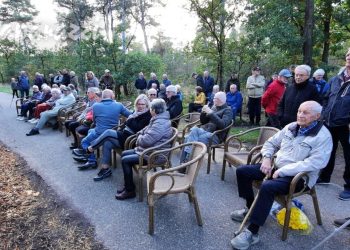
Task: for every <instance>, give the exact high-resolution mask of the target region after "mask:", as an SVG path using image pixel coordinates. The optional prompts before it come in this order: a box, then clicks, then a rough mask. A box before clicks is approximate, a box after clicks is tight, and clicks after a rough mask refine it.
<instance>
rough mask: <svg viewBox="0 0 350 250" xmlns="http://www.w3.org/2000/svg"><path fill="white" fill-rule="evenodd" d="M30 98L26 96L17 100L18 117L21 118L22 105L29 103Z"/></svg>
mask: <svg viewBox="0 0 350 250" xmlns="http://www.w3.org/2000/svg"><path fill="white" fill-rule="evenodd" d="M30 98H32V96H26V97H23V98H17V99H16V112H17V116H19V115H20V114H21V108H22V104H23V103H24V102H26V101H28V100H29V99H30Z"/></svg>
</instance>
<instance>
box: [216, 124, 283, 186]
mask: <svg viewBox="0 0 350 250" xmlns="http://www.w3.org/2000/svg"><path fill="white" fill-rule="evenodd" d="M257 131H258V132H259V136H258V139H257V140H256V142H255V143H253V144H251V145H250V146H251V147H249V145H248V143H247V142H246V141H245V140H247V139H245V138H249V135H251V134H254V133H255V132H257ZM278 131H279V129H277V128H273V127H258V128H252V129H248V130H247V131H244V132H242V133H239V134H236V135H231V136H230V137H228V138H227V139H226V142H225V144H224V160H223V163H222V171H221V180H224V179H225V170H226V169H225V168H226V161H227V162H228V163H229V164H230V165H233V166H239V165H244V164H249V163H250V161H251V159H252V157H253V156H254V155H255V154H257V153H259V152H260V149H261V147H262V145H263V144H264V143H265V141H267V140H268V139H269V138H270V137H271V136H273V135H274V134H276V133H277V132H278ZM233 149H235V150H234V151H232V150H233Z"/></svg>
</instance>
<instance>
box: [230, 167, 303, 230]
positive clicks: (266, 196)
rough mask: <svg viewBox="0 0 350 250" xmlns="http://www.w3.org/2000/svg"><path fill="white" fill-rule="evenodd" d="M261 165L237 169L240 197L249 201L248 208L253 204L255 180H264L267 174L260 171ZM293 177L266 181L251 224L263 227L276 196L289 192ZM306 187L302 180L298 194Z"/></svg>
mask: <svg viewBox="0 0 350 250" xmlns="http://www.w3.org/2000/svg"><path fill="white" fill-rule="evenodd" d="M260 166H261V164H257V165H243V166H241V167H239V168H237V171H236V175H237V184H238V194H239V197H242V198H244V199H245V200H246V201H247V206H248V207H250V205H251V204H252V203H253V200H254V192H253V185H252V183H253V180H263V179H264V178H265V174H264V173H262V172H261V171H260ZM292 179H293V177H291V176H287V177H279V178H276V179H269V180H265V181H264V182H263V183H262V184H261V187H260V191H259V197H258V199H257V201H256V204H255V207H254V208H253V211H252V214H251V216H250V223H252V224H255V225H258V226H263V225H264V223H265V221H266V218H267V216H268V215H269V213H270V210H271V207H272V204H273V201H274V198H275V195H285V194H288V192H289V186H290V183H291V181H292ZM303 187H304V181H303V180H300V181H299V182H298V183H297V186H296V192H298V191H300V190H301V189H302V188H303Z"/></svg>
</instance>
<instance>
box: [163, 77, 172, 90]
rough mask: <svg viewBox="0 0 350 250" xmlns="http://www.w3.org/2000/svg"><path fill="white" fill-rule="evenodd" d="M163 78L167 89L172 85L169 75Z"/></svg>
mask: <svg viewBox="0 0 350 250" xmlns="http://www.w3.org/2000/svg"><path fill="white" fill-rule="evenodd" d="M162 78H163V84H164V85H165V87H168V86H170V85H171V81H170V80H169V79H168V75H167V74H163V76H162Z"/></svg>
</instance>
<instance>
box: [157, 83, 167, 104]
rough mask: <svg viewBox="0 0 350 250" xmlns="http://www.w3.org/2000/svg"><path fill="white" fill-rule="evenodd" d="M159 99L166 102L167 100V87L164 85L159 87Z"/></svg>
mask: <svg viewBox="0 0 350 250" xmlns="http://www.w3.org/2000/svg"><path fill="white" fill-rule="evenodd" d="M158 98H162V99H163V100H164V101H165V100H166V87H165V85H164V83H161V84H160V85H159V91H158Z"/></svg>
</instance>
